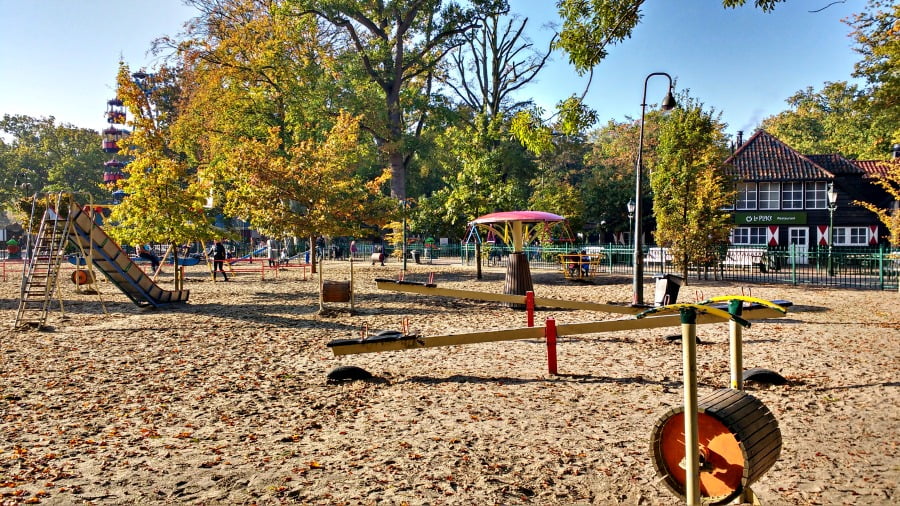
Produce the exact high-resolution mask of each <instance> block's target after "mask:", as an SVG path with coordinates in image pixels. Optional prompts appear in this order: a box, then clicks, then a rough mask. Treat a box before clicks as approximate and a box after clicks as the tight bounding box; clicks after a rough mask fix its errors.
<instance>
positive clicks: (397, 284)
mask: <svg viewBox="0 0 900 506" xmlns="http://www.w3.org/2000/svg"><path fill="white" fill-rule="evenodd" d="M375 285H376V286H377V287H378V289H379V290H389V291H393V292H405V293H417V294H419V295H433V296H437V297H454V298H457V299H471V300H483V301H490V302H504V303H508V304H526V305H532V307H533V306H540V307H555V308H560V309H582V310H587V311H603V312H606V313H618V314H628V315H636V314H638V313H640V312H641V311H643V310H645V309H647V308H646V307H640V306H628V305H618V304H601V303H598V302H584V301H577V300H562V299H549V298H545V297H534V296H533V294H534V292H530V293H531V295H530V296H529V295H513V294H506V293H491V292H479V291H475V290H459V289H454V288H443V287H439V286H437V285H435V284H434V283H418V282H413V281H395V280H393V279H375Z"/></svg>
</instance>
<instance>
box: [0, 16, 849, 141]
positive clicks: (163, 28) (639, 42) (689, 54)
mask: <svg viewBox="0 0 900 506" xmlns="http://www.w3.org/2000/svg"><path fill="white" fill-rule="evenodd" d="M750 3H752V0H751V2H750ZM829 3H831V0H788V1H787V2H785V3H784V4H781V5H779V6H778V7H776V9H775V11H774V12H770V13H763V12H760V11H759V10H757V9H754V8H753V7H742V8H738V9H724V8H722V7H721V2H720V1H719V0H647V2H646V3H645V7H644V9H643V12H644V20H643V22H642V23H641V24H640V25H639V26H638V28H637V29H636V30H635V32H634V34H633V36H632V38H631V39H629V40H626V41H625V42H623V43H622V44H620V45H618V46H615V47H612V48H610V49H609V53H610V54H609V57H608V58H607V59H606V60H604V61H603V62H602V63H601V64H600V65H599V66H598V67H597V69H596V70H595V75H594V79H593V83H592V85H591V89H590V92H589V93H588V95H587V97H586V101H587V103H588V105H590V106H591V107H593V108H595V109H597V111H598V113H599V118H600V120H601V122H603V123H605V122H606V121H607V120H609V119H615V120H620V121H621V120H624V119H626V117H632V118H637V117H640V112H641V108H640V104H641V96H642V93H643V86H644V78H645V77H646V76H647V75H648V74H649V73H651V72H660V71H661V72H668V73H669V74H671V75H672V76H673V77H674V78H676V80H677V86H678V88H679V89H682V88H689V89H690V91H691V95H692V96H693V97H695V98H697V99H699V100H700V101H702V102H703V103H704V104H705V105H706V107H707V108H714V109H716V110H717V111H721V112H722V113H723V119H724V120H725V121H726V122H727V123H728V124H729V128H728V131H729V133H731V134H734V132H736V131H737V130H744V131H745V132H747V134H749V133H750V132H751V131H752V129H753V128H754V127H756V126H757V125H758V123H759V121H760V120H762V119H763V118H765V117H766V116H770V115H772V114H775V113H777V112H779V111H782V110H784V109H785V108H786V104H785V99H787V98H788V97H789V96H790V95H792V94H794V93H795V92H796V91H798V90H800V89H803V88H806V87H807V86H812V87H813V88H814V89H821V87H822V85H823V84H824V83H825V82H827V81H841V80H848V79H850V74H851V72H852V70H853V63H854V62H855V61H857V60H858V55H857V54H856V53H854V52H853V51H852V48H851V44H852V41H851V39H850V38H849V37H848V36H847V34H848V33H849V27H848V26H847V25H845V24H843V23H842V22H841V21H840V20H841V19H842V18H845V17H847V16H849V15H850V14H852V13H854V12H858V11H861V10H863V9H864V7H865V1H864V0H847V1H846V2H845V3H842V4H836V5H834V6H831V7H829V8H827V9H825V10H824V11H823V12H820V13H810V12H809V11H810V10H815V9H819V8H822V7H824V6H825V5H827V4H829ZM511 4H512V7H513V10H514V11H517V12H519V13H521V14H523V15H525V16H528V17H529V18H530V20H529V27H530V28H529V34H530V36H531V38H532V40H533V41H534V42H535V44H537V45H543V44H546V42H547V41H548V40H549V38H550V36H551V35H552V32H551V31H550V30H549V29H548V28H546V27H545V26H544V25H546V24H547V23H557V24H558V19H557V16H556V10H555V7H554V5H555V1H554V0H511ZM0 13H2V16H0V114H26V115H29V116H38V117H40V116H50V115H52V116H54V117H55V118H56V119H57V122H59V123H71V124H74V125H77V126H82V127H87V128H94V129H97V130H100V129H101V128H103V127H104V126H105V120H104V117H103V112H104V110H105V107H106V100H108V99H109V98H112V97H113V96H114V93H115V92H114V86H115V73H116V69H117V64H118V61H119V59H120V58H124V60H125V61H126V62H127V63H128V64H129V65H130V66H131V68H132V69H137V68H140V67H144V66H146V67H149V68H152V67H153V65H154V64H155V62H154V59H153V57H152V56H150V55H148V54H147V51H148V49H149V48H150V43H151V41H152V40H153V39H155V38H157V37H159V36H162V35H176V34H177V33H178V32H179V31H180V30H181V27H182V25H183V23H184V22H185V21H187V20H188V19H189V18H190V17H191V16H192V15H193V14H194V10H193V9H192V8H189V7H185V6H183V5H182V4H181V2H180V0H119V1H108V0H107V1H102V2H101V1H98V0H0ZM586 81H587V80H586V77H579V76H578V75H577V74H576V73H575V71H574V70H573V69H572V67H571V66H569V65H568V63H567V60H566V57H565V56H564V55H562V54H557V55H555V57H554V60H553V62H552V63H551V65H550V67H549V68H548V69H547V71H546V72H545V73H544V74H543V75H542V76H541V77H540V78H539V81H538V82H537V83H535V84H533V85H532V86H530V87H529V88H527V90H526V91H525V92H524V93H523V94H522V96H524V97H527V98H534V99H535V100H536V101H537V102H538V104H539V105H541V106H542V107H544V108H545V109H547V110H551V109H552V108H553V106H554V104H555V103H556V102H558V101H559V100H562V99H564V98H566V97H568V96H570V95H572V94H579V95H580V94H581V92H582V91H583V89H584V85H585V83H586ZM665 90H666V79H665V78H664V77H655V78H653V79H651V80H650V82H649V84H648V89H647V101H648V103H650V104H653V103H658V102H659V101H660V100H661V99H662V97H663V95H664V94H665Z"/></svg>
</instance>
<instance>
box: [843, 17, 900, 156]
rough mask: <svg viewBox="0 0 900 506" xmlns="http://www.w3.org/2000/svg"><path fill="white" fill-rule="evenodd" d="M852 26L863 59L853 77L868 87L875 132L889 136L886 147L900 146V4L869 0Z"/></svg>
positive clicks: (885, 141)
mask: <svg viewBox="0 0 900 506" xmlns="http://www.w3.org/2000/svg"><path fill="white" fill-rule="evenodd" d="M848 24H849V25H850V26H851V27H852V28H853V32H852V33H851V34H850V35H851V36H852V37H853V39H854V41H855V42H856V51H857V52H858V53H859V54H860V55H862V59H861V60H860V61H859V62H857V64H856V66H855V69H854V73H853V75H854V77H862V78H864V79H865V80H866V83H867V84H868V95H869V96H870V97H871V103H870V111H871V113H872V115H873V125H872V126H873V129H874V130H875V131H877V132H888V133H889V137H888V138H887V139H884V141H883V144H882V145H885V144H889V143H897V142H900V4H898V3H897V2H895V1H889V0H869V2H868V4H867V9H866V10H865V11H864V12H862V13H859V14H856V15H854V16H853V17H852V18H851V19H850V20H848ZM885 152H887V151H885Z"/></svg>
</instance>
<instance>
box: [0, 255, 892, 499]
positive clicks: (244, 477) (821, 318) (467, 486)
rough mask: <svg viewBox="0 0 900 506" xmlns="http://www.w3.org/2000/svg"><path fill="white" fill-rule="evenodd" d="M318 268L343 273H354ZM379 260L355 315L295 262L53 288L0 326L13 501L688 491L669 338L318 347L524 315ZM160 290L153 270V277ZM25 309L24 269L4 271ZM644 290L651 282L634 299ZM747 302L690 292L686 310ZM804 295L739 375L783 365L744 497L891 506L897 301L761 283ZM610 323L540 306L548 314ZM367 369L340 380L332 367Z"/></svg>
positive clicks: (4, 491)
mask: <svg viewBox="0 0 900 506" xmlns="http://www.w3.org/2000/svg"><path fill="white" fill-rule="evenodd" d="M326 269H327V272H326V278H327V279H334V280H345V279H348V270H347V263H346V262H334V263H331V264H326ZM431 271H434V272H435V273H436V277H435V282H436V283H438V285H439V286H443V287H452V288H464V289H473V290H482V291H490V292H501V291H502V289H503V272H502V271H501V270H498V269H494V270H490V271H488V272H487V273H486V276H485V279H484V280H481V281H478V280H476V279H475V275H474V270H473V269H469V268H462V267H454V266H420V265H414V264H411V266H410V273H409V274H408V275H407V279H412V280H423V281H424V280H425V277H426V275H427V273H428V272H431ZM397 273H398V265H397V264H396V263H394V264H389V265H388V266H386V267H380V266H374V267H373V266H371V265H369V264H368V263H363V264H362V265H360V264H357V268H356V269H355V277H356V282H357V289H356V306H357V308H356V311H355V312H354V313H353V314H350V313H349V312H348V311H346V310H345V308H346V305H345V304H337V303H335V304H330V305H329V307H330V311H329V312H328V313H327V314H325V315H320V314H318V309H319V308H318V296H317V292H316V287H317V284H316V283H315V282H313V281H309V280H303V279H302V275H301V273H300V272H299V271H296V270H293V271H289V272H282V273H281V274H280V275H279V276H278V278H277V279H271V277H270V278H269V279H267V280H265V281H262V280H260V277H259V275H258V274H246V273H245V274H241V275H238V276H236V279H234V278H233V279H232V280H231V281H229V282H228V283H221V282H220V283H215V284H214V283H212V282H211V281H209V280H208V279H207V278H204V277H203V276H202V274H201V273H199V272H195V273H193V274H191V276H190V277H189V279H188V282H187V287H188V288H189V289H190V290H191V298H190V303H189V304H186V305H183V306H181V307H173V308H171V309H166V310H153V309H149V310H148V309H140V308H137V307H136V306H134V305H133V304H131V303H130V302H129V301H128V300H127V299H126V298H125V296H124V295H122V294H121V293H120V292H118V291H116V289H115V288H114V287H112V286H110V285H109V283H105V282H104V283H101V284H100V292H101V294H102V296H103V300H104V301H105V306H106V309H107V310H108V314H104V311H103V305H101V303H100V302H99V300H98V298H97V296H95V295H92V296H85V295H79V294H76V293H74V292H73V287H72V285H71V284H68V283H67V284H65V285H64V289H65V290H64V301H65V314H64V316H62V315H61V314H60V312H59V311H57V310H54V312H52V313H51V314H50V318H49V321H48V323H49V325H50V328H49V329H47V330H45V331H40V332H38V331H8V332H7V331H4V334H2V336H3V337H2V339H0V344H2V346H0V361H2V362H0V434H2V437H0V502H2V504H7V503H11V504H17V503H41V504H82V503H91V504H146V503H182V502H185V503H197V504H247V503H257V504H277V503H301V504H329V505H331V504H458V505H475V504H478V505H481V504H504V505H505V504H678V503H679V501H678V500H677V499H676V498H675V496H673V495H672V494H671V493H670V492H669V491H668V490H667V489H666V487H665V486H664V485H663V484H662V483H661V482H660V479H659V477H658V476H657V473H656V471H655V468H654V465H653V457H652V453H651V451H650V449H649V448H650V447H649V438H650V434H651V431H652V430H653V427H654V425H655V424H656V423H657V421H658V420H659V419H660V417H662V416H663V414H664V413H666V412H667V411H668V410H669V409H670V408H671V407H673V406H676V405H678V404H679V403H680V402H681V395H682V392H681V348H680V346H679V344H678V343H677V342H673V341H670V340H668V339H666V336H667V335H671V334H673V333H676V334H677V333H678V329H677V328H671V329H668V328H667V329H657V330H639V331H633V332H615V333H605V334H591V335H581V336H574V337H566V338H562V339H561V340H560V343H559V359H558V360H559V373H560V374H559V375H557V376H551V375H550V374H548V371H547V357H546V347H545V344H544V342H543V341H542V340H535V339H530V340H519V341H507V342H495V343H485V344H475V345H467V346H451V347H443V348H429V349H424V350H416V351H403V352H387V353H373V354H365V355H353V356H342V357H334V356H333V354H332V352H331V351H330V349H329V348H327V347H326V343H327V342H329V341H331V340H332V339H338V338H351V337H354V336H357V335H359V333H360V330H361V329H362V328H363V327H364V326H368V328H369V329H370V330H372V331H377V330H382V329H399V328H400V327H401V325H402V322H403V320H404V319H405V318H409V322H410V330H411V331H412V332H414V333H417V334H422V335H425V336H429V335H439V334H448V333H460V332H467V331H475V330H490V329H502V328H511V327H523V326H524V325H525V314H524V312H522V311H516V310H512V309H508V308H505V307H502V306H500V305H498V304H496V303H487V302H476V301H467V300H454V299H447V298H441V297H433V296H419V295H408V294H401V293H392V292H385V291H378V290H377V289H376V288H375V284H374V282H373V279H374V278H375V277H395V276H396V275H397ZM534 283H535V291H536V292H537V295H538V296H540V297H553V298H564V299H577V300H586V301H595V302H607V301H616V302H624V301H627V300H629V299H630V292H631V285H630V279H628V278H623V277H605V278H600V279H598V280H597V282H596V283H594V284H575V283H571V282H567V281H565V280H562V279H561V277H560V276H559V275H558V274H554V273H548V272H536V273H535V274H534ZM166 285H168V286H171V285H170V284H169V283H163V286H166ZM0 287H2V292H0V293H2V298H0V318H2V319H3V321H4V322H6V323H5V326H6V328H7V329H8V328H10V327H11V326H12V324H13V321H14V319H15V308H16V304H17V300H18V290H19V288H18V287H19V281H18V278H17V277H15V276H13V277H11V278H10V279H9V280H8V281H6V282H3V283H2V284H0ZM645 290H646V293H647V294H648V299H652V296H653V287H652V286H651V283H650V282H648V284H647V288H646V289H645ZM742 291H743V292H744V293H747V291H748V288H747V287H742V286H740V285H730V284H724V283H720V282H692V284H691V285H690V286H687V287H684V288H682V292H681V297H680V300H681V301H693V300H696V299H697V298H705V297H710V296H715V295H730V294H740V293H741V292H742ZM752 294H753V295H754V296H757V297H762V298H766V299H787V300H791V301H792V302H793V303H794V306H793V307H792V308H791V311H790V313H789V315H788V316H787V317H786V318H783V319H777V320H774V319H773V320H768V321H764V322H759V323H757V324H755V325H754V326H753V327H752V328H751V329H748V330H746V331H745V333H744V336H745V356H744V362H745V366H746V367H748V368H749V367H766V368H769V369H772V370H774V371H777V372H779V373H781V374H782V375H784V376H785V377H786V378H787V379H788V380H789V384H788V385H785V386H771V385H748V388H747V390H748V392H749V393H751V394H752V395H754V396H756V397H757V398H759V399H760V400H761V401H762V402H763V403H764V404H765V405H766V406H767V407H768V408H769V409H770V410H771V411H772V413H773V414H774V415H775V417H776V418H777V420H778V423H779V425H780V428H781V432H782V435H783V451H782V454H781V458H780V460H779V461H778V462H777V463H776V464H775V465H774V466H773V467H772V468H771V469H770V470H769V471H768V472H767V473H766V474H765V475H764V476H763V477H762V478H761V479H759V480H758V481H757V482H756V483H754V484H753V487H752V488H753V490H754V491H755V492H756V493H757V495H759V496H760V497H761V498H762V499H763V500H764V501H765V503H766V504H775V505H778V504H829V505H831V504H897V503H900V491H898V481H900V389H898V386H900V382H898V379H897V373H898V370H900V359H898V358H900V357H898V355H900V353H898V351H900V344H898V339H900V323H898V322H900V309H898V302H900V296H898V294H897V293H895V292H871V291H870V292H864V291H846V290H842V291H834V290H828V289H821V288H809V287H796V288H794V287H787V286H774V285H762V286H753V287H752ZM548 317H553V318H555V319H556V321H557V323H560V324H561V323H574V322H583V321H592V320H603V319H614V318H621V317H622V316H620V315H612V314H607V313H592V312H587V311H570V310H542V311H539V312H538V319H539V321H540V322H542V321H543V320H544V318H548ZM727 335H728V332H727V326H726V325H724V324H718V325H706V326H702V327H700V328H699V330H698V336H699V337H700V339H701V340H702V344H701V345H700V346H699V359H698V361H699V372H700V377H699V382H700V395H701V397H702V396H704V395H707V394H710V393H712V392H713V391H715V390H716V389H718V388H723V387H726V386H727V384H728V337H727ZM347 365H353V366H359V367H362V368H364V369H366V370H367V371H369V372H371V373H372V374H373V375H374V378H373V379H372V380H369V381H359V382H347V383H340V384H333V383H329V382H328V381H327V380H326V376H327V374H328V373H329V372H330V371H331V370H333V369H334V368H335V367H337V366H347Z"/></svg>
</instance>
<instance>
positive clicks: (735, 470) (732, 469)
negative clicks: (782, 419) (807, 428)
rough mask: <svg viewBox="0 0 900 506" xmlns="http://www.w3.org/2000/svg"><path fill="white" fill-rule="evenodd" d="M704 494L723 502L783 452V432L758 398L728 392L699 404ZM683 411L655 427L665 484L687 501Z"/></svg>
mask: <svg viewBox="0 0 900 506" xmlns="http://www.w3.org/2000/svg"><path fill="white" fill-rule="evenodd" d="M697 431H698V433H699V436H700V437H699V440H698V442H699V444H700V496H701V498H703V499H704V502H705V503H709V504H724V503H727V502H730V501H731V500H732V499H734V498H736V497H738V496H739V495H740V494H741V493H742V492H743V491H744V489H745V488H747V487H749V486H750V484H752V483H753V482H755V481H756V480H758V479H759V478H760V477H761V476H762V475H763V474H765V472H766V471H767V470H768V469H769V468H770V467H772V465H773V464H775V462H776V461H777V460H778V456H779V455H780V454H781V430H780V429H779V428H778V422H777V421H776V420H775V417H774V416H773V415H772V413H771V412H770V411H769V410H768V409H767V408H766V407H765V406H764V405H763V403H762V402H760V401H759V400H758V399H756V398H755V397H753V396H751V395H748V394H746V393H744V392H741V391H739V390H731V389H723V390H719V391H717V392H714V393H713V394H712V395H710V396H708V397H705V398H703V399H701V400H700V401H699V411H698V415H697ZM684 440H685V438H684V408H683V407H677V408H674V409H672V410H671V411H669V412H668V413H666V414H665V415H663V417H662V418H660V420H659V421H658V422H657V423H656V426H655V427H654V429H653V435H652V438H651V446H652V450H653V457H654V464H655V465H656V470H657V471H658V472H659V474H660V476H662V477H663V478H664V480H663V481H664V483H665V484H666V486H667V487H668V488H669V489H670V490H672V491H673V492H674V493H675V494H676V495H678V496H679V497H681V498H682V499H683V498H684V495H685V488H686V487H685V483H686V476H685V470H684V462H683V461H684V458H685V448H684Z"/></svg>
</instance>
